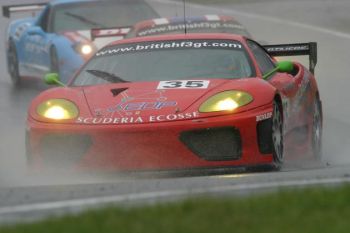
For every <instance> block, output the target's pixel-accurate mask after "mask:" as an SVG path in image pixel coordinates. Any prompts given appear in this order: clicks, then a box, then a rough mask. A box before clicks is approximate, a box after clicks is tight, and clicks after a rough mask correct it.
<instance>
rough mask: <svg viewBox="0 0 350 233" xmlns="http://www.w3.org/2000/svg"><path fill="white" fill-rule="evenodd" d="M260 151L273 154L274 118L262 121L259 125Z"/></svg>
mask: <svg viewBox="0 0 350 233" xmlns="http://www.w3.org/2000/svg"><path fill="white" fill-rule="evenodd" d="M257 133H258V145H259V151H260V153H262V154H271V153H272V149H273V145H272V119H267V120H263V121H260V122H259V123H258V125H257Z"/></svg>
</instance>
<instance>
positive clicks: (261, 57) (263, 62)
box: [247, 40, 275, 74]
mask: <svg viewBox="0 0 350 233" xmlns="http://www.w3.org/2000/svg"><path fill="white" fill-rule="evenodd" d="M247 44H248V46H249V48H250V49H251V50H252V52H253V55H254V57H255V59H256V62H257V63H258V66H259V68H260V71H261V73H262V74H267V73H268V72H269V71H271V70H272V69H274V68H275V64H274V63H273V62H272V60H271V58H270V56H269V55H268V54H267V53H266V52H265V50H264V49H263V48H261V47H260V46H259V45H258V44H257V43H255V42H254V41H251V40H248V41H247Z"/></svg>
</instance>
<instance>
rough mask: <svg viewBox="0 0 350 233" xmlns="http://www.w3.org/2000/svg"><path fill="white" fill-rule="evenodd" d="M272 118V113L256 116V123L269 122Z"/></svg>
mask: <svg viewBox="0 0 350 233" xmlns="http://www.w3.org/2000/svg"><path fill="white" fill-rule="evenodd" d="M271 117H272V112H268V113H264V114H262V115H259V116H256V121H257V122H259V121H263V120H267V119H270V118H271Z"/></svg>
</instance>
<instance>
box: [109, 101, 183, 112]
mask: <svg viewBox="0 0 350 233" xmlns="http://www.w3.org/2000/svg"><path fill="white" fill-rule="evenodd" d="M176 105H177V102H176V101H168V102H166V101H165V102H136V103H126V104H117V105H116V106H114V107H111V108H109V109H107V111H108V112H116V111H143V110H160V109H163V108H166V107H173V106H176Z"/></svg>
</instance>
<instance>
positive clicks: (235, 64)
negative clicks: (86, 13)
mask: <svg viewBox="0 0 350 233" xmlns="http://www.w3.org/2000/svg"><path fill="white" fill-rule="evenodd" d="M103 76H104V77H103ZM107 76H109V78H106V77H107ZM110 76H116V77H117V78H115V77H114V78H113V77H110ZM252 76H255V69H254V68H253V65H252V63H251V60H250V58H249V56H248V54H247V51H246V50H245V48H244V47H243V45H242V44H241V43H239V42H237V41H232V40H175V41H153V42H142V43H133V44H123V45H117V46H110V47H106V48H104V49H102V50H100V51H99V52H98V53H97V54H96V55H95V57H94V58H93V59H91V60H90V61H89V62H88V63H87V64H86V65H85V66H84V67H83V69H82V70H81V71H80V73H79V74H78V75H77V76H76V78H75V80H74V81H73V85H74V86H84V85H96V84H102V83H108V82H121V81H124V82H138V81H161V80H165V81H166V80H181V79H196V78H206V79H221V78H224V79H238V78H245V77H252Z"/></svg>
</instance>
